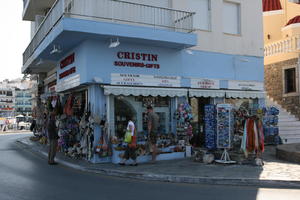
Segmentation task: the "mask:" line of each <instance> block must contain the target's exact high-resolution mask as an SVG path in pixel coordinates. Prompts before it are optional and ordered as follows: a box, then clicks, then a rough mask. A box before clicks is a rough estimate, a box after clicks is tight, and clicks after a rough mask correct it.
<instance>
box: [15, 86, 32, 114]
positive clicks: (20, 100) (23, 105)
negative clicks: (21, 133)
mask: <svg viewBox="0 0 300 200" xmlns="http://www.w3.org/2000/svg"><path fill="white" fill-rule="evenodd" d="M15 94H16V96H15V113H16V115H24V116H31V113H32V103H31V101H32V93H31V89H19V88H16V89H15Z"/></svg>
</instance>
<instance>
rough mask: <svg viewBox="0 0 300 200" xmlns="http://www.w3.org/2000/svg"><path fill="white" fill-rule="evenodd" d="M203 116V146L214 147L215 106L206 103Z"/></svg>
mask: <svg viewBox="0 0 300 200" xmlns="http://www.w3.org/2000/svg"><path fill="white" fill-rule="evenodd" d="M204 111H205V116H204V122H205V147H206V148H207V149H216V123H217V121H216V106H215V105H213V104H208V105H205V106H204Z"/></svg>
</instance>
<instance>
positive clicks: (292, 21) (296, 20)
mask: <svg viewBox="0 0 300 200" xmlns="http://www.w3.org/2000/svg"><path fill="white" fill-rule="evenodd" d="M296 23H300V15H298V16H296V17H294V18H292V19H290V20H289V22H288V23H287V24H286V26H288V25H290V24H296Z"/></svg>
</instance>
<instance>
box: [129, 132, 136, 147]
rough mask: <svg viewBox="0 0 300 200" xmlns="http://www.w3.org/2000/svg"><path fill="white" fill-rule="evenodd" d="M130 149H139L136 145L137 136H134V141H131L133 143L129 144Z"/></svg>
mask: <svg viewBox="0 0 300 200" xmlns="http://www.w3.org/2000/svg"><path fill="white" fill-rule="evenodd" d="M128 146H129V148H131V149H135V148H136V147H137V144H136V136H135V135H134V136H132V139H131V143H130V144H128Z"/></svg>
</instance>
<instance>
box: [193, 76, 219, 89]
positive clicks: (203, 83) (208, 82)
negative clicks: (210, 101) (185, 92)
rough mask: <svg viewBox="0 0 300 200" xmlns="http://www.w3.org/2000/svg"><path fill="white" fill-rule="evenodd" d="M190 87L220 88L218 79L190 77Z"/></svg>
mask: <svg viewBox="0 0 300 200" xmlns="http://www.w3.org/2000/svg"><path fill="white" fill-rule="evenodd" d="M191 88H202V89H220V80H216V79H206V78H192V79H191Z"/></svg>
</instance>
